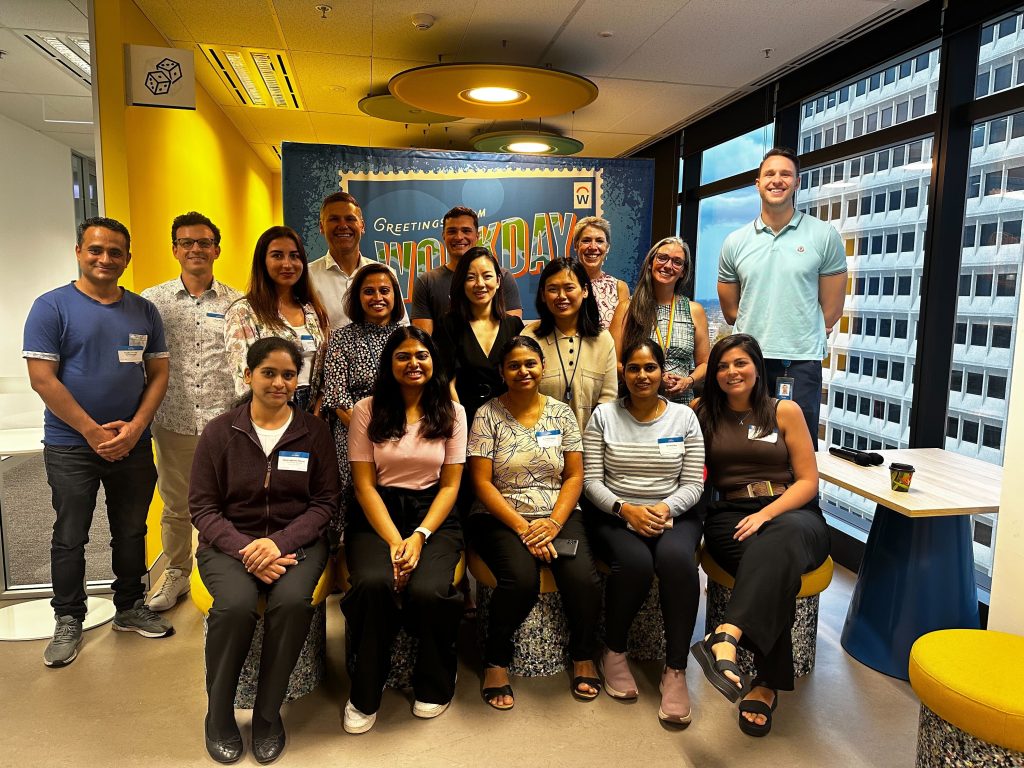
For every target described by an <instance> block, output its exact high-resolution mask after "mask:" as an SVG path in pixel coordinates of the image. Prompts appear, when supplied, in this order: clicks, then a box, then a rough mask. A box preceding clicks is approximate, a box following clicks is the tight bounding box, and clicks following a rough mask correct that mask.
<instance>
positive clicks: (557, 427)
mask: <svg viewBox="0 0 1024 768" xmlns="http://www.w3.org/2000/svg"><path fill="white" fill-rule="evenodd" d="M543 371H544V355H543V353H542V352H541V350H540V346H539V345H538V344H537V342H536V341H534V340H533V339H531V338H528V337H525V336H516V337H514V338H512V339H511V340H510V341H509V342H508V343H507V344H506V345H505V347H504V348H503V349H502V354H501V373H502V377H503V378H504V379H505V383H506V384H507V385H508V392H506V393H505V394H503V395H501V396H500V397H496V398H494V399H493V400H490V401H488V402H486V403H484V405H482V406H481V407H480V409H479V410H478V411H477V412H476V417H475V418H474V419H473V426H472V429H471V430H470V435H469V447H468V455H469V471H470V473H471V475H472V478H473V485H474V487H475V488H476V493H477V503H476V504H474V506H473V508H472V510H471V512H470V515H469V519H468V521H467V523H466V527H467V530H468V533H469V536H470V539H471V541H472V543H473V547H474V549H475V550H476V551H477V552H478V553H479V554H480V557H481V558H483V560H484V562H485V563H487V566H488V567H489V568H490V569H491V571H492V572H493V573H494V575H495V578H496V579H497V582H498V585H497V587H496V588H495V590H494V597H493V599H492V601H491V605H490V616H489V622H490V624H489V627H488V631H487V643H486V646H485V648H484V679H483V691H482V695H483V698H484V701H486V702H487V703H488V704H490V705H491V706H492V707H494V708H495V709H511V708H512V705H513V703H514V700H513V694H512V687H511V686H510V685H509V680H508V665H509V663H511V661H512V652H513V648H512V635H513V633H514V632H515V631H516V629H518V628H519V625H520V624H522V623H523V620H524V619H525V618H526V616H527V615H528V614H529V613H530V610H531V609H532V608H533V606H534V604H535V603H536V602H537V597H538V593H539V592H540V567H541V565H542V564H546V565H548V566H549V567H550V568H551V570H552V572H553V573H554V576H555V581H556V582H557V584H558V590H559V592H560V593H561V595H562V604H563V605H564V606H565V611H566V614H567V618H568V620H569V655H570V657H571V658H572V661H573V681H572V689H571V690H572V694H573V696H575V697H576V698H577V699H581V700H592V699H594V698H596V697H597V695H598V694H599V693H600V690H601V681H600V679H599V678H598V677H597V669H596V667H595V666H594V661H593V659H594V654H595V651H596V650H597V636H596V629H597V621H598V615H599V612H600V603H601V592H600V582H599V580H598V577H597V573H596V571H595V570H594V561H593V559H592V558H591V556H590V548H589V547H588V545H587V538H586V533H585V531H584V529H583V521H582V516H581V514H580V510H579V507H578V506H577V502H578V501H579V497H580V491H581V490H582V488H583V443H582V440H581V438H580V431H579V427H578V426H577V424H576V417H575V416H574V415H573V412H572V411H571V410H569V407H568V406H567V405H565V404H564V403H561V402H559V401H558V400H555V399H554V398H552V397H547V396H545V395H542V394H540V392H539V390H538V387H539V384H540V381H541V377H542V375H543ZM557 537H564V538H567V539H576V540H578V541H579V544H578V549H577V553H576V556H575V557H573V558H569V557H563V558H558V557H557V555H556V554H555V550H554V546H553V544H552V542H553V541H554V540H555V538H557Z"/></svg>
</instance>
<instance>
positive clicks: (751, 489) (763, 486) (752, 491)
mask: <svg viewBox="0 0 1024 768" xmlns="http://www.w3.org/2000/svg"><path fill="white" fill-rule="evenodd" d="M760 490H767V491H768V493H758V491H760ZM774 495H775V493H774V490H773V489H772V484H771V483H770V482H768V481H767V480H758V481H757V482H756V483H747V498H750V499H756V498H757V497H758V496H774Z"/></svg>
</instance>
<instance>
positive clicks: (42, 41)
mask: <svg viewBox="0 0 1024 768" xmlns="http://www.w3.org/2000/svg"><path fill="white" fill-rule="evenodd" d="M15 31H16V32H17V33H18V34H20V35H21V36H22V37H24V38H25V40H26V41H27V42H28V43H29V45H30V46H31V47H32V48H33V49H34V50H36V51H38V52H39V53H40V54H42V55H43V56H44V57H46V58H47V59H48V60H49V61H51V62H52V63H53V64H54V66H56V67H59V68H60V70H61V71H62V72H66V73H67V74H69V75H71V76H72V77H74V78H75V79H76V80H78V81H79V82H81V83H84V84H85V85H87V86H89V87H92V65H91V64H90V63H89V38H88V37H86V36H85V35H83V34H81V33H78V32H37V31H35V30H15Z"/></svg>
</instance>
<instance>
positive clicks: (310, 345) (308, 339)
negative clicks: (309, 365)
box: [299, 333, 316, 352]
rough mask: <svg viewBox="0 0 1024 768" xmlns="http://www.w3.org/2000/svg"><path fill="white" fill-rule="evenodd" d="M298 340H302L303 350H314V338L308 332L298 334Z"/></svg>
mask: <svg viewBox="0 0 1024 768" xmlns="http://www.w3.org/2000/svg"><path fill="white" fill-rule="evenodd" d="M299 341H301V342H302V351H303V352H316V339H314V338H313V337H312V336H310V335H309V334H308V333H304V334H302V335H301V336H299Z"/></svg>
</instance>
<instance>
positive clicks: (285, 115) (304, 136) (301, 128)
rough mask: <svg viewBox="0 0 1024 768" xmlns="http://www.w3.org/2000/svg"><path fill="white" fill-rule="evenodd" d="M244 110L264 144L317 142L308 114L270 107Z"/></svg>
mask: <svg viewBox="0 0 1024 768" xmlns="http://www.w3.org/2000/svg"><path fill="white" fill-rule="evenodd" d="M244 109H246V110H248V116H249V121H250V122H251V123H252V125H253V128H254V129H255V130H256V131H257V132H258V133H259V135H260V137H261V138H262V140H263V143H264V144H280V143H281V142H282V141H305V142H315V141H316V133H315V132H314V131H313V126H312V124H311V123H310V121H309V113H308V112H288V111H285V110H282V109H271V108H269V107H263V108H260V107H244Z"/></svg>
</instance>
